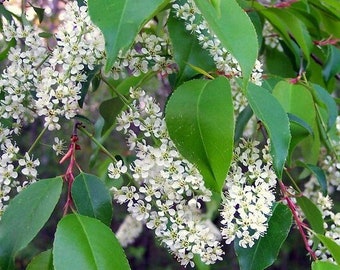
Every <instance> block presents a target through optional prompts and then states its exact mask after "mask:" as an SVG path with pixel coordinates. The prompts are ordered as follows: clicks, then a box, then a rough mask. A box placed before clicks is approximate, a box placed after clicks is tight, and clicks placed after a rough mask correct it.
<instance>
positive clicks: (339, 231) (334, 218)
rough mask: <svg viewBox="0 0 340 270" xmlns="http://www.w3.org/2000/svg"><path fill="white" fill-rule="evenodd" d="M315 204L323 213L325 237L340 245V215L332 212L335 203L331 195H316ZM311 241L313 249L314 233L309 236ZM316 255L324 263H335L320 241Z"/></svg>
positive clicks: (309, 242)
mask: <svg viewBox="0 0 340 270" xmlns="http://www.w3.org/2000/svg"><path fill="white" fill-rule="evenodd" d="M314 199H315V201H314V203H315V204H316V206H317V207H318V208H319V210H320V212H321V213H322V218H323V219H324V221H325V222H324V229H325V236H326V237H329V238H330V239H332V240H334V241H335V242H336V243H337V244H338V245H340V213H336V214H335V213H334V212H333V211H332V208H333V202H332V200H331V198H330V197H329V195H323V194H322V193H321V192H317V193H315V196H314ZM308 236H309V240H308V244H309V245H310V246H311V247H312V246H313V245H314V243H315V242H314V241H315V236H314V234H312V233H309V234H308ZM315 255H316V256H317V257H318V259H320V260H323V261H331V262H333V263H336V262H335V261H334V258H333V257H332V255H331V253H330V251H329V249H328V248H326V247H325V246H324V245H323V244H322V243H320V242H319V241H318V245H317V248H316V249H315Z"/></svg>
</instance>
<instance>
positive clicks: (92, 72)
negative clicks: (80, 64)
mask: <svg viewBox="0 0 340 270" xmlns="http://www.w3.org/2000/svg"><path fill="white" fill-rule="evenodd" d="M101 67H102V66H101V65H97V66H95V67H94V68H93V69H92V70H91V69H89V68H88V67H86V68H85V70H84V73H85V74H86V75H87V78H86V81H85V82H82V84H81V90H80V93H81V98H80V99H79V100H78V104H79V106H80V107H81V108H82V107H83V104H84V100H85V97H86V94H87V92H88V90H89V87H90V84H91V81H92V80H93V78H94V77H95V76H96V74H97V73H98V72H99V71H100V69H101Z"/></svg>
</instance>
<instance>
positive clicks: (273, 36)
mask: <svg viewBox="0 0 340 270" xmlns="http://www.w3.org/2000/svg"><path fill="white" fill-rule="evenodd" d="M262 36H263V37H264V43H265V44H266V45H267V46H269V47H271V48H274V49H277V50H278V51H279V52H282V51H283V48H282V46H281V44H280V39H279V35H278V34H277V33H276V32H275V31H274V28H273V26H272V25H271V24H270V23H269V22H268V21H265V22H264V25H263V29H262Z"/></svg>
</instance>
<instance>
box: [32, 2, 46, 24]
mask: <svg viewBox="0 0 340 270" xmlns="http://www.w3.org/2000/svg"><path fill="white" fill-rule="evenodd" d="M31 7H33V9H34V12H35V13H36V14H37V16H38V19H39V22H40V23H41V22H42V21H43V19H44V13H45V9H44V8H39V7H34V6H32V5H31Z"/></svg>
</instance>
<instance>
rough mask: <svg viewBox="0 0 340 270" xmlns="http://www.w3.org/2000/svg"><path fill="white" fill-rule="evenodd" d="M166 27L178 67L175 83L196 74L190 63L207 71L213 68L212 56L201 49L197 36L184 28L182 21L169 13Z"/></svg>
mask: <svg viewBox="0 0 340 270" xmlns="http://www.w3.org/2000/svg"><path fill="white" fill-rule="evenodd" d="M168 29H169V36H170V40H171V43H172V47H173V55H174V58H175V61H176V63H177V65H178V69H179V72H178V75H177V76H178V77H177V80H176V84H177V85H180V84H181V83H182V82H184V81H187V80H188V79H190V78H192V77H193V76H195V75H197V74H198V72H197V71H196V70H194V69H193V68H191V67H190V65H193V66H197V67H199V68H201V69H203V70H207V71H210V70H212V69H213V68H214V62H213V60H212V57H211V56H210V55H209V53H208V51H207V50H204V49H202V47H201V45H200V44H199V43H198V40H197V38H196V37H195V36H194V35H192V34H190V33H189V32H188V31H187V30H185V24H184V21H182V20H179V19H176V18H174V17H173V16H171V15H170V17H169V20H168ZM189 64H190V65H189Z"/></svg>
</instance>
